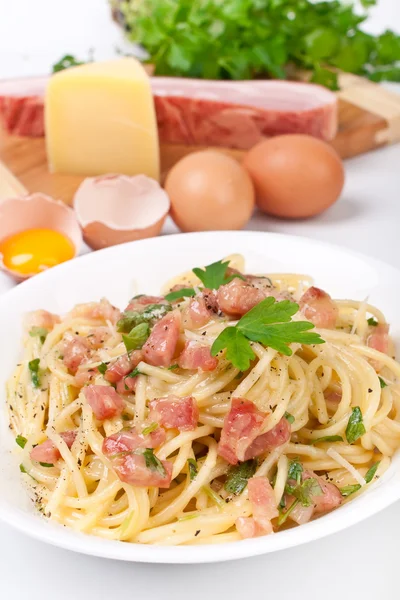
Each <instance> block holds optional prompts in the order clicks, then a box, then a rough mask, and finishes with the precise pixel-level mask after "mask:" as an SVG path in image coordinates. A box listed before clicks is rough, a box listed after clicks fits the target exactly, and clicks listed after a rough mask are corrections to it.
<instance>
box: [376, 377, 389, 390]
mask: <svg viewBox="0 0 400 600" xmlns="http://www.w3.org/2000/svg"><path fill="white" fill-rule="evenodd" d="M378 379H379V385H380V386H381V389H382V390H383V389H384V388H385V387H387V383H386V381H384V380H383V379H382V377H378Z"/></svg>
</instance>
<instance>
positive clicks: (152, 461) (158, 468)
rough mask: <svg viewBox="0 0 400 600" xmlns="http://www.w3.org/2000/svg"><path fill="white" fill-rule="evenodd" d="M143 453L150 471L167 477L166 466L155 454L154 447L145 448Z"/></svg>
mask: <svg viewBox="0 0 400 600" xmlns="http://www.w3.org/2000/svg"><path fill="white" fill-rule="evenodd" d="M141 454H143V456H144V460H145V461H146V467H147V468H148V469H150V471H155V472H156V473H158V474H159V475H161V477H165V475H166V470H165V467H164V465H163V464H162V462H161V460H160V459H159V458H157V456H156V455H155V454H154V450H153V448H145V449H144V450H143V451H142V452H141Z"/></svg>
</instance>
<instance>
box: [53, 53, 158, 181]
mask: <svg viewBox="0 0 400 600" xmlns="http://www.w3.org/2000/svg"><path fill="white" fill-rule="evenodd" d="M45 127H46V146H47V156H48V161H49V167H50V170H51V171H52V172H55V173H71V174H76V175H101V174H104V173H124V174H126V175H136V174H139V173H144V174H145V175H148V176H149V177H153V178H154V179H158V178H159V146H158V133H157V122H156V116H155V110H154V102H153V96H152V93H151V87H150V80H149V77H148V76H147V74H146V73H145V71H144V69H143V67H142V65H141V64H140V63H139V61H137V60H136V59H134V58H120V59H117V60H111V61H108V62H98V63H88V64H85V65H81V66H78V67H72V68H70V69H66V70H64V71H60V72H59V73H56V74H55V75H53V76H52V77H51V78H50V81H49V84H48V87H47V90H46V102H45Z"/></svg>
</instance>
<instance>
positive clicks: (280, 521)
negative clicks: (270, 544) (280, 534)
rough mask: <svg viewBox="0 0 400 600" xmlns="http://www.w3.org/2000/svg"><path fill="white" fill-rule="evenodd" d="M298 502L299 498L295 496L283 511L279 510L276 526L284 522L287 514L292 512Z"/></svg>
mask: <svg viewBox="0 0 400 600" xmlns="http://www.w3.org/2000/svg"><path fill="white" fill-rule="evenodd" d="M298 503H299V500H297V498H296V499H295V500H294V501H293V502H292V504H291V505H290V506H289V508H288V509H287V510H286V511H285V512H282V511H279V512H280V515H279V518H278V526H281V525H283V524H284V522H285V521H286V519H287V518H288V516H289V515H290V513H291V512H292V510H293V509H294V507H295V506H297V505H298ZM281 508H282V507H281Z"/></svg>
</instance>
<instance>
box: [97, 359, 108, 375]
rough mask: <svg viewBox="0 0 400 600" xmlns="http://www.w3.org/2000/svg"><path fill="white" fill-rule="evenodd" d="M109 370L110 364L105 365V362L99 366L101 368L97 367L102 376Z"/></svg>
mask: <svg viewBox="0 0 400 600" xmlns="http://www.w3.org/2000/svg"><path fill="white" fill-rule="evenodd" d="M107 369H108V363H104V362H102V363H101V365H99V366H98V367H97V370H98V371H99V372H100V373H101V374H102V375H104V373H105V372H106V371H107Z"/></svg>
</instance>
